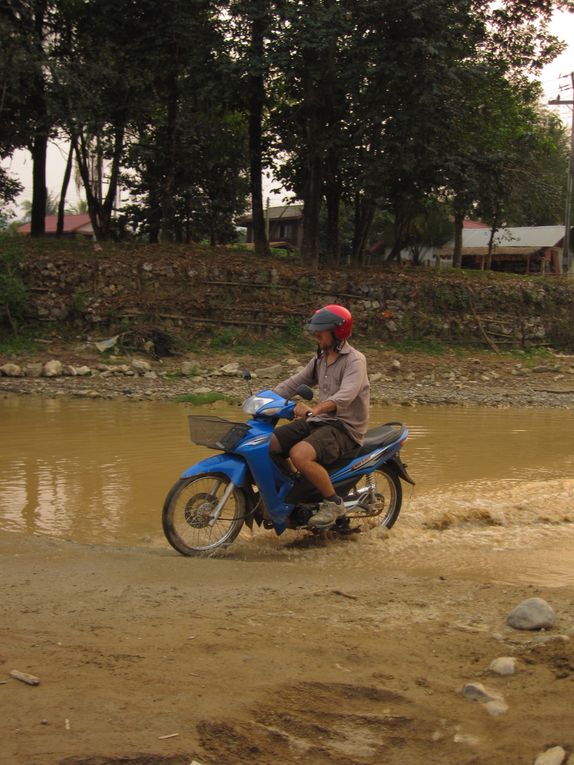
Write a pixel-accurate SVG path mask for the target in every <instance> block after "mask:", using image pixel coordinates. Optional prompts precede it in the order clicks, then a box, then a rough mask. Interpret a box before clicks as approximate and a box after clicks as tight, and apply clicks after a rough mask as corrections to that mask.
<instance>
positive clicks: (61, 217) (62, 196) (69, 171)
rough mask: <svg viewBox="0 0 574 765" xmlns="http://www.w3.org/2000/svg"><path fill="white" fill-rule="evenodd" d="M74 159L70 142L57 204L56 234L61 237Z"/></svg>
mask: <svg viewBox="0 0 574 765" xmlns="http://www.w3.org/2000/svg"><path fill="white" fill-rule="evenodd" d="M73 159H74V146H73V144H72V143H71V142H70V150H69V152H68V160H67V162H66V169H65V171H64V179H63V180H62V190H61V191H60V202H59V204H58V225H57V227H56V236H57V237H61V236H62V234H63V233H64V215H65V212H66V194H67V193H68V184H69V183H70V177H71V175H72V162H73Z"/></svg>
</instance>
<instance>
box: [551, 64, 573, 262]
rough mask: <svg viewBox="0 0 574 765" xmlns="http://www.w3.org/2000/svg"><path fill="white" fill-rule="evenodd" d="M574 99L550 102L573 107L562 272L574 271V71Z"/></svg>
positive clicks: (571, 78) (571, 75)
mask: <svg viewBox="0 0 574 765" xmlns="http://www.w3.org/2000/svg"><path fill="white" fill-rule="evenodd" d="M570 80H571V87H572V95H573V100H571V101H562V100H561V99H560V98H556V99H554V100H553V101H549V102H548V103H550V104H552V105H554V106H562V105H568V106H571V107H572V123H571V126H570V159H569V161H568V178H567V181H566V210H565V212H564V242H563V244H562V260H561V262H560V272H561V273H562V272H563V271H564V270H565V271H566V273H567V274H573V273H574V263H573V259H572V250H571V249H570V211H571V209H572V189H573V187H574V72H571V73H570Z"/></svg>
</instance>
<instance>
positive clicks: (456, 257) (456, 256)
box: [452, 208, 464, 268]
mask: <svg viewBox="0 0 574 765" xmlns="http://www.w3.org/2000/svg"><path fill="white" fill-rule="evenodd" d="M463 231H464V210H457V209H456V208H455V211H454V250H453V253H452V265H453V268H461V267H462V235H463Z"/></svg>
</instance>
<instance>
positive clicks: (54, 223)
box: [18, 213, 90, 234]
mask: <svg viewBox="0 0 574 765" xmlns="http://www.w3.org/2000/svg"><path fill="white" fill-rule="evenodd" d="M89 223H90V216H89V215H88V214H87V213H82V214H81V215H65V216H64V232H65V233H68V234H69V233H72V232H74V231H78V229H80V228H83V227H84V226H87V225H88V224H89ZM57 228H58V216H57V215H46V233H47V234H55V233H56V230H57ZM18 231H19V232H20V233H21V234H29V233H30V223H24V225H23V226H20V228H19V229H18Z"/></svg>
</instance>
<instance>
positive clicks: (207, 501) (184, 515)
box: [162, 473, 245, 555]
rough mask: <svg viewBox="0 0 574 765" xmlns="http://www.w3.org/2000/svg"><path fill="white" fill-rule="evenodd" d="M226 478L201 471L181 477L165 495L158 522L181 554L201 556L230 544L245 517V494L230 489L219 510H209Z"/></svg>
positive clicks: (218, 498)
mask: <svg viewBox="0 0 574 765" xmlns="http://www.w3.org/2000/svg"><path fill="white" fill-rule="evenodd" d="M228 486H229V478H227V476H225V475H221V474H218V473H205V474H203V475H198V476H194V477H193V478H181V479H180V480H179V481H178V482H177V483H176V484H175V485H174V486H173V487H172V488H171V490H170V492H169V494H168V495H167V497H166V500H165V503H164V506H163V513H162V523H163V531H164V534H165V536H166V538H167V541H168V542H169V543H170V545H171V546H172V547H173V548H174V549H175V550H177V551H178V552H179V553H181V554H182V555H201V554H207V553H211V552H213V551H214V550H216V549H218V548H221V547H224V546H226V545H230V544H231V543H232V542H233V540H234V539H235V538H236V537H237V535H238V534H239V532H240V531H241V527H242V526H243V521H244V518H245V497H244V495H243V492H242V491H241V490H240V489H237V488H234V489H233V490H232V492H231V494H230V495H229V497H228V498H227V501H226V502H225V504H224V506H223V507H222V509H221V512H220V514H219V518H218V519H217V520H215V519H214V517H213V513H214V510H215V508H216V507H217V505H218V504H219V502H220V500H221V499H222V497H223V494H224V492H225V490H226V489H227V487H228Z"/></svg>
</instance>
